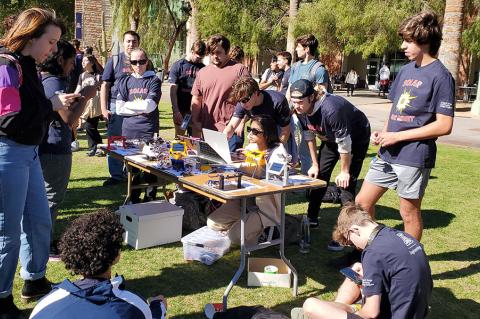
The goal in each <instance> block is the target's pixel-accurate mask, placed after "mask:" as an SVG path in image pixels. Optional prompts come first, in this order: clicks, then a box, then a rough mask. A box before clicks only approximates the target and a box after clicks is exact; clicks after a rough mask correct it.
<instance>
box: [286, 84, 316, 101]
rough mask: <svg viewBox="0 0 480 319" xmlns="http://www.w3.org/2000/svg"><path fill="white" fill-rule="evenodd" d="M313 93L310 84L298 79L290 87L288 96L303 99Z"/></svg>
mask: <svg viewBox="0 0 480 319" xmlns="http://www.w3.org/2000/svg"><path fill="white" fill-rule="evenodd" d="M314 92H315V90H314V89H313V84H312V82H310V81H308V80H305V79H300V80H297V81H295V82H293V83H292V85H290V96H291V97H293V98H295V99H303V98H304V97H307V96H310V95H312V94H313V93H314Z"/></svg>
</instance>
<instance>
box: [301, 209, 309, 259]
mask: <svg viewBox="0 0 480 319" xmlns="http://www.w3.org/2000/svg"><path fill="white" fill-rule="evenodd" d="M299 251H300V253H302V254H308V253H309V252H310V223H309V221H308V217H307V216H303V217H302V222H301V225H300V250H299Z"/></svg>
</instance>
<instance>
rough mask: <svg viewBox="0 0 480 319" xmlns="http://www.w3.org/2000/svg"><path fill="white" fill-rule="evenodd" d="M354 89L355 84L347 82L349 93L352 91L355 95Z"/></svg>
mask: <svg viewBox="0 0 480 319" xmlns="http://www.w3.org/2000/svg"><path fill="white" fill-rule="evenodd" d="M353 89H355V84H350V83H347V94H348V93H349V92H350V94H351V95H353Z"/></svg>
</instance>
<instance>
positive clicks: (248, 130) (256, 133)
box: [247, 127, 263, 135]
mask: <svg viewBox="0 0 480 319" xmlns="http://www.w3.org/2000/svg"><path fill="white" fill-rule="evenodd" d="M247 133H252V134H253V135H259V134H263V131H259V130H257V129H256V128H251V127H247Z"/></svg>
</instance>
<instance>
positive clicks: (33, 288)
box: [21, 277, 52, 301]
mask: <svg viewBox="0 0 480 319" xmlns="http://www.w3.org/2000/svg"><path fill="white" fill-rule="evenodd" d="M51 290H52V283H51V282H50V281H48V280H47V278H45V277H42V278H40V279H37V280H25V283H24V284H23V289H22V295H21V297H22V299H23V300H26V301H30V300H36V299H39V298H41V297H43V296H45V295H46V294H48V293H49V292H50V291H51Z"/></svg>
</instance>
